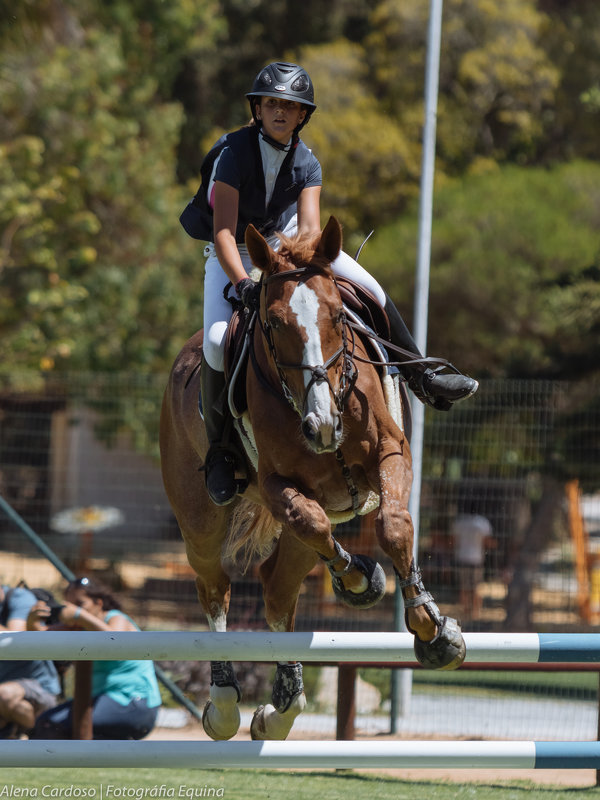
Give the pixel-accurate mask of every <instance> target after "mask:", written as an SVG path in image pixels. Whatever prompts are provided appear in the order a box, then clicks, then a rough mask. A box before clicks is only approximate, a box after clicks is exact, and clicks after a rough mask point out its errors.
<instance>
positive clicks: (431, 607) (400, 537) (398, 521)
mask: <svg viewBox="0 0 600 800" xmlns="http://www.w3.org/2000/svg"><path fill="white" fill-rule="evenodd" d="M411 483H412V470H411V467H410V462H409V460H408V458H406V457H405V456H404V454H403V447H402V446H399V445H398V444H397V443H395V442H391V443H390V445H389V446H387V447H384V448H383V450H382V457H381V461H380V486H381V502H380V506H379V512H378V514H377V518H376V522H375V530H376V534H377V540H378V542H379V545H380V547H381V549H382V550H383V551H384V553H386V554H387V555H388V556H389V557H390V558H391V559H392V562H393V564H394V569H395V571H396V574H397V575H398V578H399V586H400V588H401V591H402V596H403V598H404V606H405V609H406V611H405V619H406V627H407V628H408V630H409V631H410V632H411V633H412V634H413V635H414V637H415V655H416V657H417V660H418V661H419V663H421V664H422V665H423V666H425V667H427V668H429V669H456V668H457V667H459V666H460V665H461V664H462V662H463V661H464V659H465V653H466V649H465V642H464V639H463V637H462V634H461V630H460V627H459V625H458V623H457V622H456V620H455V619H452V617H442V615H441V614H440V611H439V609H438V607H437V605H436V603H435V601H434V599H433V597H432V595H431V594H430V593H429V592H428V591H427V590H426V589H425V587H424V585H423V581H422V579H421V573H420V570H419V569H418V567H417V565H416V564H415V561H414V555H413V546H414V530H413V523H412V518H411V516H410V513H409V511H408V499H409V494H410V486H411ZM398 487H403V488H401V489H400V491H399V490H398Z"/></svg>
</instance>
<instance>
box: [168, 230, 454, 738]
mask: <svg viewBox="0 0 600 800" xmlns="http://www.w3.org/2000/svg"><path fill="white" fill-rule="evenodd" d="M246 244H247V247H248V250H249V253H250V256H251V259H252V262H253V264H254V265H255V266H256V267H257V268H258V269H259V270H260V271H261V273H262V276H261V296H260V308H259V310H258V312H257V315H256V317H255V325H254V328H253V330H252V332H251V339H250V350H251V359H250V363H249V366H248V369H247V375H246V396H247V406H248V408H247V412H246V413H245V414H244V416H243V418H242V420H241V421H239V422H241V426H240V425H239V424H238V433H240V432H241V433H242V434H243V433H244V432H245V433H246V438H247V439H248V440H249V441H251V442H252V446H253V448H254V450H255V453H256V457H255V460H254V463H252V459H248V462H249V463H248V464H247V468H248V472H249V485H248V487H247V489H246V491H245V494H244V496H243V497H238V498H236V500H235V501H234V502H233V503H232V504H230V505H227V506H221V507H218V506H216V505H214V504H213V503H212V502H211V500H210V499H209V496H208V494H207V492H206V487H205V485H204V476H203V474H202V472H201V471H200V470H201V468H202V465H203V458H204V456H205V454H206V451H207V447H208V443H207V439H206V435H205V431H204V426H203V422H202V419H201V416H200V414H199V413H198V393H199V384H200V381H199V369H198V365H199V363H200V361H201V358H202V350H201V346H202V333H201V332H199V333H198V334H196V335H195V336H194V337H192V338H191V339H190V340H189V341H188V342H187V343H186V344H185V346H184V347H183V349H182V351H181V353H180V354H179V356H178V357H177V359H176V361H175V364H174V366H173V369H172V372H171V375H170V378H169V383H168V386H167V388H166V392H165V396H164V400H163V408H162V414H161V425H160V448H161V463H162V472H163V480H164V485H165V489H166V492H167V495H168V498H169V501H170V503H171V506H172V508H173V511H174V513H175V516H176V518H177V521H178V523H179V526H180V528H181V532H182V535H183V538H184V540H185V545H186V550H187V556H188V559H189V562H190V565H191V566H192V568H193V569H194V571H195V572H196V575H197V578H196V585H197V589H198V596H199V600H200V603H201V604H202V607H203V609H204V612H205V613H206V616H207V619H208V623H209V626H210V628H211V630H214V631H225V630H226V619H227V611H228V607H229V600H230V590H231V586H230V579H229V576H228V575H227V572H226V568H225V566H224V563H223V562H224V560H226V559H225V556H224V554H225V553H226V552H227V551H228V552H229V553H231V552H232V551H233V552H235V551H237V550H239V549H240V547H242V546H245V547H246V548H249V552H250V553H251V554H254V555H256V554H257V553H258V554H260V553H262V554H263V559H264V560H263V562H262V563H261V566H260V578H261V582H262V585H263V594H264V604H265V617H266V622H267V623H268V626H269V628H270V629H271V630H272V631H291V630H293V628H294V618H295V613H296V604H297V600H298V594H299V591H300V587H301V585H302V582H303V580H304V578H305V577H306V575H307V574H308V573H309V572H310V571H311V570H312V569H313V567H314V566H315V564H316V563H317V561H318V559H319V558H321V559H322V560H323V561H324V562H325V564H326V565H327V568H328V569H329V572H330V573H331V578H332V583H333V588H334V592H335V594H336V595H337V597H338V598H339V599H341V600H342V601H343V602H345V603H347V604H349V605H352V606H354V607H363V608H368V607H370V606H372V605H374V604H375V603H376V602H377V601H378V600H379V599H381V597H382V596H383V594H384V592H385V575H384V573H383V570H382V569H381V567H380V565H379V564H377V563H376V562H374V561H373V560H372V559H370V558H368V557H367V556H364V555H358V554H356V555H350V554H349V553H347V552H346V551H345V550H344V549H343V548H342V547H341V545H340V544H339V543H338V542H337V541H336V540H335V539H334V537H333V534H332V531H333V530H334V528H335V524H333V523H332V520H334V522H335V520H336V519H337V520H338V521H339V516H340V515H343V514H346V515H348V516H352V515H353V513H354V512H356V511H359V510H360V509H363V508H364V507H365V506H366V505H367V504H368V502H369V498H371V497H375V498H376V503H377V501H378V503H379V510H378V513H377V519H376V536H377V542H378V544H379V546H380V547H381V549H382V550H383V552H384V553H385V554H386V555H387V556H388V557H389V558H390V559H391V561H392V563H393V566H394V570H395V572H396V573H397V576H398V578H399V584H398V585H399V586H400V588H401V591H402V594H403V598H404V605H405V618H406V624H407V628H408V630H409V631H410V632H411V633H412V634H413V635H414V643H415V653H416V656H417V658H418V660H419V661H420V662H421V663H422V664H423V665H424V666H427V667H430V668H433V669H454V668H456V667H458V666H460V664H461V663H462V661H463V660H464V657H465V645H464V640H463V638H462V635H461V632H460V628H459V627H458V625H457V623H456V621H455V620H453V619H451V618H449V617H443V616H442V615H441V614H440V612H439V610H438V607H437V605H436V604H435V602H434V600H433V598H432V596H431V595H430V594H429V593H428V592H427V591H426V590H425V588H424V586H423V583H422V580H421V575H420V572H419V570H418V568H417V566H416V565H415V563H414V560H413V526H412V521H411V517H410V514H409V512H408V500H409V494H410V490H411V482H412V470H411V454H410V446H409V443H408V441H407V438H406V436H405V434H404V432H403V431H402V430H401V428H400V427H399V425H398V424H397V423H396V422H395V421H394V418H393V417H392V415H391V414H390V411H389V410H388V406H387V404H386V400H385V397H384V391H383V389H382V382H381V378H380V374H379V372H378V368H377V367H376V366H375V365H374V364H373V362H372V361H371V358H370V355H369V353H370V350H369V348H368V346H367V345H366V344H365V342H364V341H363V339H362V337H361V336H359V335H358V334H357V333H356V331H355V329H354V326H351V325H350V323H349V320H348V316H347V313H346V311H345V308H344V306H343V304H342V299H341V296H340V291H339V288H338V285H337V284H336V281H335V278H334V275H333V272H332V269H331V266H330V265H331V262H332V261H334V259H335V258H336V257H337V255H338V253H339V252H340V249H341V245H342V235H341V229H340V225H339V223H338V222H337V220H335V219H334V218H333V217H332V218H331V219H330V220H329V222H328V223H327V225H326V226H325V228H324V230H323V231H322V233H321V235H320V236H317V237H314V238H313V239H312V240H307V239H302V238H299V237H295V238H292V239H289V238H286V237H283V236H282V237H281V246H280V248H279V250H278V251H277V252H275V251H274V250H272V249H271V248H270V247H269V245H268V244H267V242H266V241H265V239H264V238H263V237H262V236H261V235H260V234H259V233H258V232H257V231H256V229H255V228H253V227H252V226H250V227H249V228H248V231H247V233H246ZM359 513H360V511H359ZM268 548H270V551H269V550H268ZM266 553H269V554H268V556H267V555H266ZM240 658H241V659H243V653H240ZM240 697H241V693H240V687H239V685H238V683H237V680H236V678H235V672H234V669H233V666H232V664H231V662H212V663H211V689H210V699H209V700H208V702H207V705H206V708H205V710H204V715H203V723H204V727H205V729H206V732H207V733H208V734H209V736H211V737H212V738H213V739H228V738H231V737H232V736H234V735H235V733H236V732H237V730H238V727H239V723H240V715H239V710H238V702H239V700H240ZM305 704H306V698H305V695H304V689H303V684H302V666H301V664H298V663H295V662H290V663H280V664H278V666H277V672H276V676H275V681H274V685H273V694H272V704H268V705H267V706H264V707H263V706H261V707H260V708H259V709H258V710H257V711H256V712H255V714H254V718H253V721H252V726H251V734H252V737H253V738H254V739H285V738H286V736H287V734H288V733H289V731H290V729H291V727H292V724H293V721H294V719H295V717H296V716H297V715H298V714H299V713H300V712H301V711H302V709H303V708H304V706H305Z"/></svg>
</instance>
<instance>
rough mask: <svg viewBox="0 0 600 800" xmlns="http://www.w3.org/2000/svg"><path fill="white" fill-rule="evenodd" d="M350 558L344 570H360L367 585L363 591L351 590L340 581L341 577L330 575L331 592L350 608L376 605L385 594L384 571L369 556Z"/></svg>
mask: <svg viewBox="0 0 600 800" xmlns="http://www.w3.org/2000/svg"><path fill="white" fill-rule="evenodd" d="M351 558H352V560H351V562H350V564H349V565H348V567H347V569H346V570H345V572H348V571H349V570H351V569H352V568H354V569H357V570H358V571H359V572H361V573H362V574H363V575H364V576H365V578H366V579H367V581H368V582H369V585H368V586H367V588H366V589H365V590H364V592H351V591H350V590H349V589H346V587H345V586H344V584H343V583H342V581H341V578H338V577H332V578H331V583H332V586H333V593H334V594H335V596H336V597H337V598H339V599H340V600H341V601H342V602H343V603H345V604H346V605H347V606H351V608H371V606H374V605H376V604H377V603H378V602H379V601H380V600H381V598H382V597H383V596H384V594H385V572H384V571H383V567H382V566H381V564H378V563H377V561H374V560H373V559H372V558H369V556H364V555H356V556H352V557H351Z"/></svg>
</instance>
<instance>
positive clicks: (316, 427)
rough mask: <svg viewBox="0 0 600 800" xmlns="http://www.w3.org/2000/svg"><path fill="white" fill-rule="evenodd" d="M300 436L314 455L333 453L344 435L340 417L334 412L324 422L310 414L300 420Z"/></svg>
mask: <svg viewBox="0 0 600 800" xmlns="http://www.w3.org/2000/svg"><path fill="white" fill-rule="evenodd" d="M302 434H303V436H304V438H305V440H306V442H307V444H308V446H309V447H310V449H311V450H314V452H315V453H334V452H335V451H336V450H337V449H338V447H339V446H340V444H341V441H342V438H343V435H344V423H343V420H342V415H341V414H340V413H339V412H337V411H336V412H335V413H334V414H332V417H331V420H329V421H327V422H325V421H323V420H320V419H319V418H318V417H317V415H316V414H315V413H313V412H311V413H310V414H307V415H306V416H305V417H304V419H303V420H302Z"/></svg>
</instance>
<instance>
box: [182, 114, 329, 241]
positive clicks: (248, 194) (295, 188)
mask: <svg viewBox="0 0 600 800" xmlns="http://www.w3.org/2000/svg"><path fill="white" fill-rule="evenodd" d="M258 132H259V131H258V128H257V127H255V126H246V127H245V128H240V130H237V131H234V132H232V133H228V134H226V135H225V136H222V137H221V138H220V139H219V141H218V142H217V143H216V144H215V145H214V146H213V147H212V148H211V150H210V151H209V152H208V154H207V155H206V157H205V159H204V161H203V163H202V167H201V176H202V183H201V185H200V188H199V189H198V192H197V193H196V195H195V197H194V199H193V200H191V201H190V203H188V205H187V206H186V207H185V209H184V211H183V213H182V214H181V216H180V218H179V221H180V222H181V224H182V225H183V227H184V229H185V231H186V233H188V234H189V235H190V236H191V237H192V238H194V239H202V240H203V241H206V242H212V241H213V213H212V208H211V207H210V206H209V204H208V196H207V192H208V184H209V181H210V177H211V174H212V169H213V165H214V163H215V161H216V159H217V157H218V156H219V154H220V153H221V151H222V150H223V149H224V148H225V147H229V148H230V149H231V151H232V152H233V154H234V155H235V158H236V161H237V163H238V165H239V170H240V187H239V193H240V199H239V210H238V224H237V229H236V235H235V239H236V242H238V243H243V242H244V234H245V232H246V228H247V227H248V225H249V224H250V223H252V224H253V225H254V227H255V228H256V229H257V230H258V231H259V232H260V233H261V234H262V235H263V236H270V235H272V234H273V233H275V231H279V230H283V228H285V226H286V225H287V223H288V222H289V220H290V219H291V217H292V216H293V215H294V214H295V213H296V202H297V200H298V197H299V195H300V192H301V191H302V189H304V186H305V185H306V180H307V175H308V170H309V166H310V165H311V162H312V163H313V164H314V156H313V155H312V153H311V151H310V150H309V149H308V148H307V147H306V145H305V144H304V142H302V141H300V140H298V142H297V143H296V146H294V144H292V147H291V148H290V151H289V153H288V154H287V155H286V157H285V159H284V161H283V164H282V165H281V169H280V170H279V175H278V176H277V180H276V182H275V187H274V189H273V195H272V197H271V200H270V202H269V205H268V206H267V208H265V196H266V189H265V176H264V173H263V168H262V159H261V155H260V145H259V142H258Z"/></svg>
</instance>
